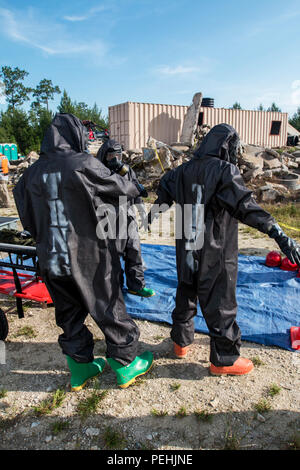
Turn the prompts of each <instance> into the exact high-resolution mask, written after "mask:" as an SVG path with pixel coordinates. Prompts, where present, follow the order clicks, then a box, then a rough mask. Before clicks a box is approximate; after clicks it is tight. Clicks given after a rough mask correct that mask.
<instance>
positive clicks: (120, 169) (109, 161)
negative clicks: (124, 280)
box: [105, 145, 129, 176]
mask: <svg viewBox="0 0 300 470" xmlns="http://www.w3.org/2000/svg"><path fill="white" fill-rule="evenodd" d="M105 160H106V166H107V167H108V168H109V169H110V170H112V171H114V172H115V173H118V174H119V175H121V176H125V175H126V174H127V173H128V171H129V167H128V166H127V165H125V163H123V162H122V149H121V147H119V146H117V145H116V146H115V148H109V149H108V150H107V153H106V155H105Z"/></svg>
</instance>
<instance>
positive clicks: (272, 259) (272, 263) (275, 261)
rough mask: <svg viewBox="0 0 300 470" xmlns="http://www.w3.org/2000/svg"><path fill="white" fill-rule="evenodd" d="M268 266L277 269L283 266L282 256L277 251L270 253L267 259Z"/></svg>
mask: <svg viewBox="0 0 300 470" xmlns="http://www.w3.org/2000/svg"><path fill="white" fill-rule="evenodd" d="M266 265H267V266H269V267H270V268H275V267H277V266H280V265H281V254H280V253H278V252H277V251H270V253H268V255H267V257H266Z"/></svg>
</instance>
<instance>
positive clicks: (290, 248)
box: [268, 224, 300, 267]
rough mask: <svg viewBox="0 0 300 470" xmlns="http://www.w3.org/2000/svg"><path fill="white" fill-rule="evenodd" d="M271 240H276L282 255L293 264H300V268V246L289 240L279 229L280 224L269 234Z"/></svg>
mask: <svg viewBox="0 0 300 470" xmlns="http://www.w3.org/2000/svg"><path fill="white" fill-rule="evenodd" d="M268 235H269V237H270V238H274V240H275V242H276V243H277V244H278V246H279V248H280V249H281V251H282V253H284V254H285V256H286V257H287V258H288V259H289V260H290V262H291V263H293V264H298V266H299V267H300V246H299V245H298V244H297V242H295V240H293V239H292V238H289V237H288V236H287V235H286V234H285V233H284V232H283V231H282V230H281V228H280V227H279V225H278V224H275V225H273V226H272V227H271V229H270V230H269V232H268Z"/></svg>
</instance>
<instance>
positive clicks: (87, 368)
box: [66, 356, 106, 392]
mask: <svg viewBox="0 0 300 470" xmlns="http://www.w3.org/2000/svg"><path fill="white" fill-rule="evenodd" d="M66 358H67V363H68V366H69V369H70V372H71V389H72V390H73V391H75V392H78V391H79V390H81V389H82V388H83V387H84V386H85V384H86V383H87V381H88V379H91V378H92V377H96V376H97V375H99V374H101V372H102V371H103V369H104V367H105V364H106V361H105V359H101V358H98V359H94V360H93V362H76V361H74V359H72V358H71V357H70V356H66Z"/></svg>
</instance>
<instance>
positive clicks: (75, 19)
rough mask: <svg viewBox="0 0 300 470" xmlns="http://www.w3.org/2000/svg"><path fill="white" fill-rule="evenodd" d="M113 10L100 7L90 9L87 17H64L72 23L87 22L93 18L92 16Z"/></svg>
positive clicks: (103, 6) (109, 7)
mask: <svg viewBox="0 0 300 470" xmlns="http://www.w3.org/2000/svg"><path fill="white" fill-rule="evenodd" d="M111 8H112V7H111V6H107V5H99V6H98V7H94V8H90V9H89V10H87V12H86V14H85V15H80V16H76V15H73V16H68V15H67V16H64V19H65V20H67V21H71V22H76V21H85V20H88V19H89V18H91V17H92V16H94V15H96V14H97V13H100V12H102V11H105V10H110V9H111Z"/></svg>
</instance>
